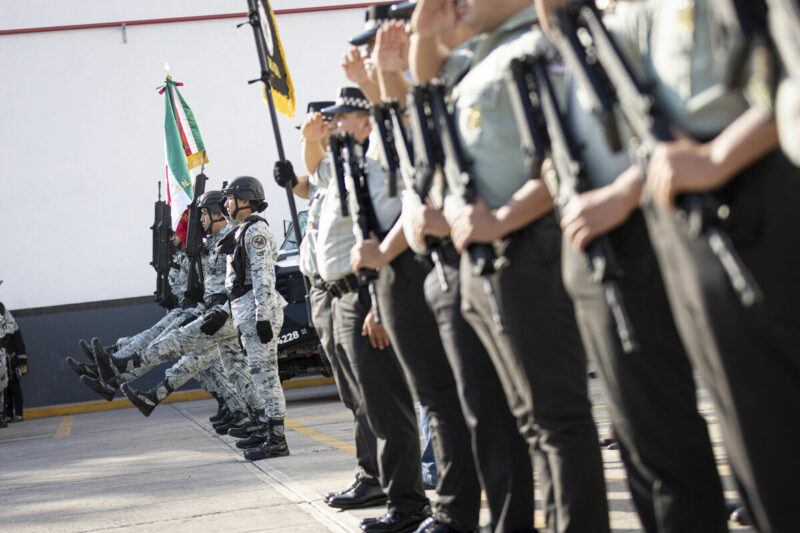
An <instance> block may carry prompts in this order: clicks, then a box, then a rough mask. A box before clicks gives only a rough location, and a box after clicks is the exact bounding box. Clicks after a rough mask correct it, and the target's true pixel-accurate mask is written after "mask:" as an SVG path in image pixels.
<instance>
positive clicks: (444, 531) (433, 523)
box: [414, 517, 464, 533]
mask: <svg viewBox="0 0 800 533" xmlns="http://www.w3.org/2000/svg"><path fill="white" fill-rule="evenodd" d="M414 533H464V532H462V531H461V530H460V529H456V528H454V527H453V526H451V525H449V524H445V523H444V522H440V521H439V520H437V519H435V518H434V517H430V518H428V519H427V520H425V521H424V522H423V523H421V524H420V525H419V527H418V528H417V529H416V531H414Z"/></svg>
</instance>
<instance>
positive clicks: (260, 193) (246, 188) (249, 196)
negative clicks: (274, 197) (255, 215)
mask: <svg viewBox="0 0 800 533" xmlns="http://www.w3.org/2000/svg"><path fill="white" fill-rule="evenodd" d="M229 194H232V195H233V196H234V197H235V198H236V209H234V210H233V213H231V214H230V216H231V218H236V214H237V213H238V212H239V211H240V210H242V209H246V208H242V207H239V201H238V200H240V199H241V200H249V201H250V207H251V208H252V209H253V211H254V212H261V211H263V210H264V209H266V208H267V201H266V199H265V197H264V186H263V185H261V182H260V181H258V180H257V179H256V178H254V177H252V176H239V177H238V178H234V179H233V181H231V182H230V183H229V184H228V185H227V186H226V187H225V188H224V189H222V195H223V196H228V195H229Z"/></svg>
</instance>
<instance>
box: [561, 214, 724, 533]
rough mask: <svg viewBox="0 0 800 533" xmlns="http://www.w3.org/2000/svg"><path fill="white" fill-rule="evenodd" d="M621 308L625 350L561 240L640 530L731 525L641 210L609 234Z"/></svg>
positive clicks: (598, 292) (677, 531) (579, 259)
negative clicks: (628, 349)
mask: <svg viewBox="0 0 800 533" xmlns="http://www.w3.org/2000/svg"><path fill="white" fill-rule="evenodd" d="M608 237H609V241H610V243H611V247H612V250H613V252H614V255H615V256H616V258H617V260H618V262H619V266H620V267H621V268H622V271H623V273H624V274H623V276H622V278H621V279H620V280H619V287H620V290H621V292H622V296H623V302H624V305H625V309H626V311H627V313H628V315H629V317H630V321H631V325H632V328H633V329H634V332H635V334H636V336H637V339H638V341H639V350H638V351H637V352H634V353H631V354H626V353H625V352H624V351H623V349H622V345H621V344H620V341H619V337H618V335H617V331H616V324H615V322H614V320H613V318H612V316H611V311H610V310H609V307H608V305H607V304H606V302H605V299H604V297H603V287H602V285H600V284H598V283H595V282H593V281H592V280H591V279H590V277H589V269H588V268H587V264H586V259H585V256H583V255H582V254H580V255H579V254H578V253H577V252H575V250H574V249H573V248H572V247H571V246H570V245H569V244H568V243H566V242H565V243H564V250H563V262H564V264H563V270H564V283H565V285H566V287H567V290H568V292H569V293H570V295H571V296H572V299H573V301H574V302H575V310H576V314H577V318H578V326H579V327H580V331H581V335H582V337H583V343H584V346H585V347H586V351H587V352H588V354H589V355H590V356H591V357H593V358H594V360H595V361H596V362H597V368H598V370H599V374H600V377H601V378H602V381H603V385H604V388H605V395H606V400H607V401H608V409H609V413H610V415H611V420H612V423H613V424H614V428H615V430H616V435H617V438H618V439H619V443H620V449H621V454H622V460H623V463H624V464H625V469H626V471H627V473H628V482H629V485H630V489H631V494H632V496H633V501H634V504H635V505H636V509H637V511H638V513H639V516H640V517H641V520H642V525H643V526H644V529H645V531H648V532H653V533H656V532H657V533H666V532H670V533H684V532H685V533H691V532H696V533H706V532H707V533H713V532H726V531H728V524H727V516H726V511H725V501H724V498H723V495H722V485H721V483H720V480H719V476H718V474H717V465H716V461H715V459H714V453H713V451H712V448H711V441H710V440H709V437H708V428H707V426H706V422H705V419H703V417H701V416H700V414H699V413H698V412H697V392H696V390H695V383H694V377H693V375H692V367H691V365H690V364H689V358H688V356H687V354H686V351H685V350H684V348H683V345H682V344H681V340H680V338H679V337H678V332H677V331H676V329H675V324H674V321H673V319H672V313H671V312H670V308H669V302H668V301H667V295H666V292H665V290H664V283H663V281H662V279H661V275H660V272H659V270H658V265H657V263H656V259H655V256H654V254H653V250H652V247H651V246H650V240H649V239H648V237H647V228H646V227H645V224H644V220H643V218H642V215H641V213H640V212H639V211H636V212H635V213H634V215H633V216H632V218H631V219H630V220H628V221H627V222H626V223H625V224H624V225H623V226H621V227H620V228H618V229H616V230H615V231H613V232H612V233H610V234H609V236H608Z"/></svg>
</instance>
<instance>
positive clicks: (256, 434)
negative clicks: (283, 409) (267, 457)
mask: <svg viewBox="0 0 800 533" xmlns="http://www.w3.org/2000/svg"><path fill="white" fill-rule="evenodd" d="M247 429H248V430H250V433H249V434H248V435H242V437H244V438H242V440H240V441H238V442H237V443H236V447H237V448H239V449H242V450H247V449H249V448H255V447H256V446H258V445H260V444H262V443H264V442H266V441H267V436H268V435H269V418H268V417H267V415H266V413H263V412H262V413H260V414H259V413H256V412H255V411H252V410H250V424H249V426H248V428H247ZM238 434H240V433H239V432H237V435H238ZM228 435H231V436H233V437H236V435H234V430H230V431H228Z"/></svg>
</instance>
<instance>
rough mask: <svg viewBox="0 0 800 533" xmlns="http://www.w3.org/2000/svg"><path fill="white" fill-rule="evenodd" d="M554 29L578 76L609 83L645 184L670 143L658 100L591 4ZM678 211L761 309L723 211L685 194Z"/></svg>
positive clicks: (742, 294) (746, 302)
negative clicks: (658, 153) (657, 155)
mask: <svg viewBox="0 0 800 533" xmlns="http://www.w3.org/2000/svg"><path fill="white" fill-rule="evenodd" d="M554 29H555V30H556V32H557V33H560V35H558V37H559V38H557V39H556V46H558V47H559V49H562V48H571V49H572V52H574V53H562V55H563V57H564V58H565V61H567V62H568V63H569V64H570V67H571V68H572V69H573V70H574V71H576V72H577V71H580V72H582V76H585V77H590V78H597V79H603V78H605V79H607V80H608V84H607V86H606V87H605V90H606V96H608V97H609V98H611V99H613V101H614V102H615V103H616V105H617V106H618V107H619V109H620V111H621V112H622V115H623V116H624V118H625V121H626V122H627V124H628V126H629V128H630V130H631V133H632V135H631V138H630V139H629V141H628V146H629V149H630V152H631V158H632V160H633V162H634V164H636V165H637V166H639V168H640V169H641V176H642V179H644V177H645V176H646V170H647V165H648V163H649V161H650V157H651V155H652V154H653V150H655V148H656V146H657V145H658V143H660V142H668V141H670V140H672V136H671V135H670V132H669V123H668V120H667V118H666V116H664V114H663V113H662V112H661V110H660V109H659V108H658V105H657V102H656V99H655V98H654V96H653V95H652V94H650V93H649V92H648V91H646V90H645V89H644V88H643V87H642V85H641V84H640V83H639V81H638V80H637V79H636V78H635V76H634V75H633V73H632V71H631V69H630V67H629V66H628V64H627V62H626V61H625V59H624V58H623V56H622V54H621V53H620V52H619V49H618V48H617V46H616V45H615V44H614V41H613V39H612V37H611V35H610V34H609V33H608V30H607V29H606V27H605V25H604V24H603V22H602V19H601V15H600V13H599V11H598V10H597V8H596V7H595V6H594V5H593V4H592V3H591V2H581V3H580V4H578V5H572V6H570V7H569V8H567V9H560V10H558V11H556V24H555V28H554ZM579 32H580V33H579ZM573 34H575V35H578V34H580V35H581V36H582V37H583V40H576V39H567V38H563V37H564V36H566V35H573ZM597 87H601V88H602V87H604V85H603V84H602V83H598V84H591V85H583V89H584V91H586V92H591V91H594V90H595V89H596V88H597ZM677 205H678V213H677V215H678V216H679V217H680V218H681V219H683V220H684V221H685V222H686V223H687V231H688V234H689V236H690V237H691V238H699V237H700V236H701V235H702V236H703V237H704V238H705V239H707V240H708V244H709V247H710V248H711V251H712V252H713V254H714V255H715V256H716V257H717V259H718V261H719V262H720V264H721V265H722V268H723V270H724V271H725V273H726V275H727V277H728V279H729V281H730V284H731V286H732V287H733V289H734V291H735V292H736V295H737V297H738V298H739V301H740V302H741V304H742V305H743V306H745V307H751V306H753V305H756V304H757V303H759V302H760V301H761V300H762V299H763V293H762V292H761V289H760V288H759V287H758V284H757V283H756V281H755V279H754V278H753V276H752V275H751V274H750V272H749V271H748V270H747V267H746V266H745V264H744V263H743V262H742V260H741V258H740V257H739V255H738V254H737V253H736V250H735V249H734V247H733V242H732V240H731V238H730V236H729V235H728V234H727V233H726V232H725V231H724V230H723V229H722V228H721V227H720V225H719V222H720V220H721V219H722V218H724V216H723V215H724V214H725V210H724V209H720V206H719V203H718V202H717V201H716V200H715V199H714V198H713V197H712V196H711V195H710V194H696V193H688V194H681V195H680V196H678V198H677Z"/></svg>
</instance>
